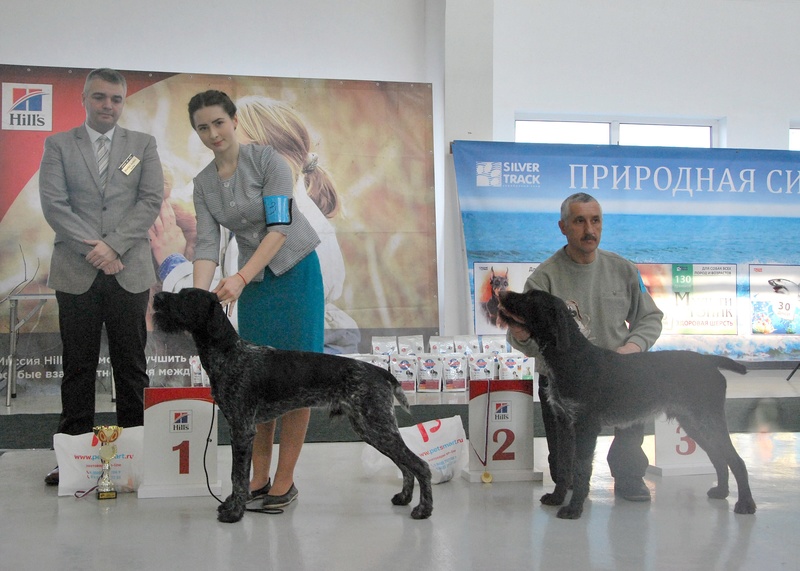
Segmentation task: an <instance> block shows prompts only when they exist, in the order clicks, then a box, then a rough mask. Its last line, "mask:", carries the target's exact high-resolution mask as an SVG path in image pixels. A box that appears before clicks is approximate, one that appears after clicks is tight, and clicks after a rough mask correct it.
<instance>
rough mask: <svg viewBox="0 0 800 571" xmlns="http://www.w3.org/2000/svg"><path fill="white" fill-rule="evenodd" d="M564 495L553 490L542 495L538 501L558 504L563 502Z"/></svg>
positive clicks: (553, 504) (548, 504) (550, 504)
mask: <svg viewBox="0 0 800 571" xmlns="http://www.w3.org/2000/svg"><path fill="white" fill-rule="evenodd" d="M565 497H566V494H562V493H556V492H553V493H552V494H545V495H543V496H542V497H541V498H539V501H540V502H542V503H543V504H544V505H546V506H560V505H561V504H563V503H564V498H565Z"/></svg>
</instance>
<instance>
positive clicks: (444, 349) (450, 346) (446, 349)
mask: <svg viewBox="0 0 800 571" xmlns="http://www.w3.org/2000/svg"><path fill="white" fill-rule="evenodd" d="M455 350H456V343H455V339H454V338H453V337H439V336H434V335H432V336H431V338H430V339H428V352H429V353H453V352H454V351H455Z"/></svg>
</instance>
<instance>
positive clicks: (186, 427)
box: [170, 410, 192, 432]
mask: <svg viewBox="0 0 800 571" xmlns="http://www.w3.org/2000/svg"><path fill="white" fill-rule="evenodd" d="M170 417H171V419H172V426H171V430H170V432H191V431H192V411H191V410H171V411H170Z"/></svg>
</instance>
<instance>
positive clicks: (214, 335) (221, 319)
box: [203, 291, 235, 346]
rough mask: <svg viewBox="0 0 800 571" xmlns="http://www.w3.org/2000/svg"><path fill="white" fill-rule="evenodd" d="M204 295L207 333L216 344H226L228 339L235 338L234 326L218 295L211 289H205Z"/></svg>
mask: <svg viewBox="0 0 800 571" xmlns="http://www.w3.org/2000/svg"><path fill="white" fill-rule="evenodd" d="M203 295H204V299H205V303H206V304H207V311H206V316H207V317H206V333H207V335H208V337H209V339H210V340H211V341H212V342H213V343H214V344H215V345H217V346H224V345H225V342H226V341H228V340H233V339H235V335H233V336H232V335H231V332H232V331H233V326H232V325H231V322H230V321H229V320H228V316H227V315H225V310H224V309H223V308H222V306H221V305H220V303H219V298H218V297H217V295H216V294H215V293H212V292H209V291H204V292H203ZM232 338H233V339H232Z"/></svg>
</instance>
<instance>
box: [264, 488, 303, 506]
mask: <svg viewBox="0 0 800 571" xmlns="http://www.w3.org/2000/svg"><path fill="white" fill-rule="evenodd" d="M297 494H298V492H297V488H295V487H294V484H292V487H291V488H289V491H288V492H286V493H285V494H283V495H282V496H272V495H270V494H267V495H266V496H264V501H263V502H262V504H261V507H262V508H283V507H286V506H288V505H289V504H291V503H292V502H293V501H295V500H296V499H297Z"/></svg>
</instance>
